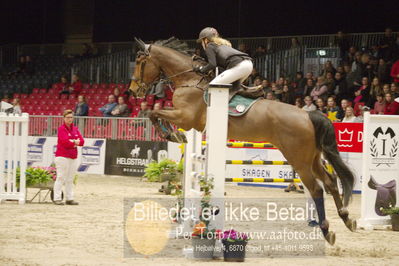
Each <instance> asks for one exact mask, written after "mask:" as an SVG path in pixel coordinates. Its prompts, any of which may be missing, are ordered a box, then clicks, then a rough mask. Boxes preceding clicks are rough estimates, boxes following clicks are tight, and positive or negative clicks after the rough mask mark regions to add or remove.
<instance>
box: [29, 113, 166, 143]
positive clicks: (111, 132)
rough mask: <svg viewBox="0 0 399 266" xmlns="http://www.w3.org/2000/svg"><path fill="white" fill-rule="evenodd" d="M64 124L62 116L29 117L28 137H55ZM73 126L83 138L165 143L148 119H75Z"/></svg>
mask: <svg viewBox="0 0 399 266" xmlns="http://www.w3.org/2000/svg"><path fill="white" fill-rule="evenodd" d="M63 123H64V120H63V117H62V116H41V115H31V116H29V136H43V137H56V136H57V130H58V128H59V127H60V126H61V125H62V124H63ZM74 124H75V125H76V126H77V127H78V128H79V131H80V132H81V134H82V135H83V137H84V138H105V139H115V140H143V141H165V140H164V139H162V138H161V137H160V136H159V135H158V133H157V132H156V131H155V128H154V127H153V126H152V123H151V121H150V120H149V119H148V118H124V117H112V118H111V117H75V120H74Z"/></svg>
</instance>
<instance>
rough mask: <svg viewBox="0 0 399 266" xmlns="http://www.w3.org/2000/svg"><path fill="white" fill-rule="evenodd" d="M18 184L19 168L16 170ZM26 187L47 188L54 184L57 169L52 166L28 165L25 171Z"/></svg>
mask: <svg viewBox="0 0 399 266" xmlns="http://www.w3.org/2000/svg"><path fill="white" fill-rule="evenodd" d="M16 177H17V184H18V185H19V179H20V168H17V172H16ZM25 177H26V187H35V188H47V187H50V186H52V185H53V184H54V181H55V179H56V178H57V170H56V169H55V168H54V167H29V168H27V169H26V172H25Z"/></svg>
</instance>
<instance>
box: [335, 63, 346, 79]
mask: <svg viewBox="0 0 399 266" xmlns="http://www.w3.org/2000/svg"><path fill="white" fill-rule="evenodd" d="M337 73H340V74H341V75H342V78H344V77H345V70H344V66H338V67H337V72H336V73H335V74H337Z"/></svg>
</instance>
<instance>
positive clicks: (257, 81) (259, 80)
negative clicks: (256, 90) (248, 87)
mask: <svg viewBox="0 0 399 266" xmlns="http://www.w3.org/2000/svg"><path fill="white" fill-rule="evenodd" d="M260 85H262V78H261V77H257V78H256V79H255V80H254V87H257V86H260Z"/></svg>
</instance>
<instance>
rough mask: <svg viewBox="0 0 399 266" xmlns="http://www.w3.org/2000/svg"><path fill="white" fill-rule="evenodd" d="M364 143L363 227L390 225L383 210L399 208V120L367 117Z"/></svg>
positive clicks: (366, 115) (374, 116)
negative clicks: (398, 200)
mask: <svg viewBox="0 0 399 266" xmlns="http://www.w3.org/2000/svg"><path fill="white" fill-rule="evenodd" d="M364 123H365V124H364V132H365V134H364V143H363V171H362V172H363V181H364V182H362V202H361V219H360V221H359V224H360V226H362V227H365V228H367V227H372V226H373V225H378V224H387V223H389V219H390V217H389V215H386V214H384V212H383V211H382V210H383V209H386V208H389V207H394V206H397V199H398V196H399V194H398V189H397V185H398V182H399V117H398V116H390V115H370V114H369V113H366V114H365V121H364Z"/></svg>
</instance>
